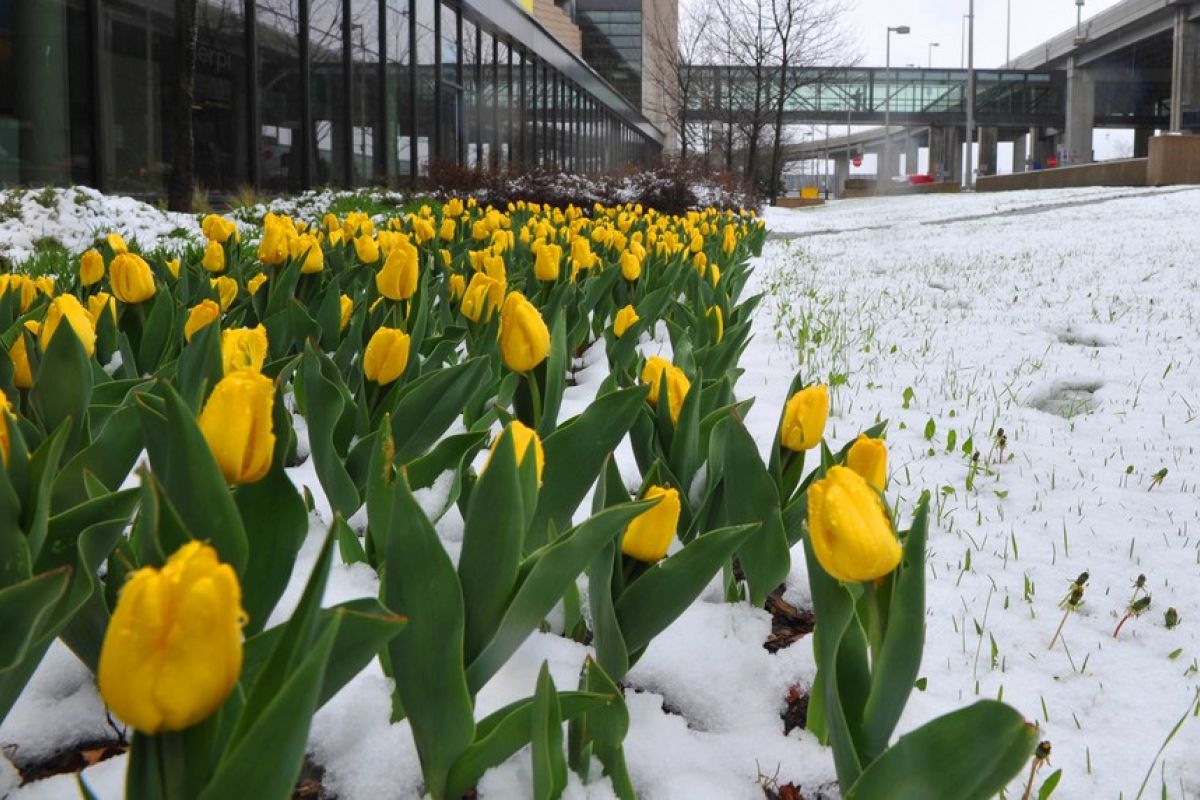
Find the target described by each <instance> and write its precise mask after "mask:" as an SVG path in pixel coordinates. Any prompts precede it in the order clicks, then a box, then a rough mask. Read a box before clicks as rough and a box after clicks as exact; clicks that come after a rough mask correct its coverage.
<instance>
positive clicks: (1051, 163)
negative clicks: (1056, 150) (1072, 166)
mask: <svg viewBox="0 0 1200 800" xmlns="http://www.w3.org/2000/svg"><path fill="white" fill-rule="evenodd" d="M1046 166H1047V167H1049V168H1050V169H1054V168H1055V167H1057V166H1058V158H1057V157H1056V156H1050V157H1049V158H1047V159H1046Z"/></svg>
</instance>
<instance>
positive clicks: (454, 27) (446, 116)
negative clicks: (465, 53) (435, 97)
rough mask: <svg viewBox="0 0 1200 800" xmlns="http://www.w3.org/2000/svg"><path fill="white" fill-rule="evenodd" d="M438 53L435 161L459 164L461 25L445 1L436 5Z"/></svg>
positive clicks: (460, 136)
mask: <svg viewBox="0 0 1200 800" xmlns="http://www.w3.org/2000/svg"><path fill="white" fill-rule="evenodd" d="M438 13H439V15H440V16H439V23H440V27H439V29H438V39H439V55H440V56H441V65H442V69H441V76H440V77H441V83H440V85H439V87H438V89H439V95H440V100H439V103H438V123H439V125H438V128H439V136H438V149H437V152H436V153H435V154H434V155H435V158H436V160H439V161H444V162H446V163H458V164H461V163H462V162H463V160H464V158H465V155H466V154H465V153H464V152H463V150H464V144H465V141H466V140H465V139H464V138H463V135H462V134H463V130H464V122H465V120H464V119H463V116H464V115H463V69H462V62H460V61H459V53H460V52H461V42H460V38H461V36H462V27H461V25H460V24H459V23H460V19H461V18H460V17H459V14H458V9H456V8H454V7H453V6H448V5H445V4H439V5H438Z"/></svg>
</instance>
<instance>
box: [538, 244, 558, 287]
mask: <svg viewBox="0 0 1200 800" xmlns="http://www.w3.org/2000/svg"><path fill="white" fill-rule="evenodd" d="M561 263H562V248H561V247H559V246H558V245H556V244H543V245H541V246H540V247H538V248H537V251H536V256H535V258H534V262H533V274H534V275H535V276H536V277H537V279H538V280H539V281H556V280H558V272H559V265H560V264H561Z"/></svg>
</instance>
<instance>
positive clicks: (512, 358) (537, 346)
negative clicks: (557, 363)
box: [500, 292, 550, 372]
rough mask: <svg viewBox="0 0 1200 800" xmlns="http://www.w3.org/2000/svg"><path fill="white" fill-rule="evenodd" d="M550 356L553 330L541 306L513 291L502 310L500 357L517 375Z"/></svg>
mask: <svg viewBox="0 0 1200 800" xmlns="http://www.w3.org/2000/svg"><path fill="white" fill-rule="evenodd" d="M549 354H550V329H549V328H547V327H546V322H545V321H544V320H543V319H542V314H541V312H540V311H538V310H537V307H536V306H535V305H534V304H533V303H531V302H529V301H528V300H526V299H525V295H523V294H521V293H520V292H513V293H512V294H510V295H509V296H508V298H507V299H506V300H505V301H504V308H502V309H501V310H500V355H501V356H502V357H503V358H504V363H505V364H507V365H508V368H509V369H511V370H512V371H513V372H529V371H530V370H532V369H533V368H534V367H536V366H537V365H538V364H540V363H542V362H543V361H545V360H546V356H547V355H549Z"/></svg>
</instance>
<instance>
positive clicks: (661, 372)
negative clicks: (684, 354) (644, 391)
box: [642, 356, 692, 424]
mask: <svg viewBox="0 0 1200 800" xmlns="http://www.w3.org/2000/svg"><path fill="white" fill-rule="evenodd" d="M663 380H666V382H667V402H668V403H669V405H670V407H669V409H668V410H669V411H670V413H671V424H675V423H676V422H678V421H679V412H680V410H682V409H683V401H684V398H686V397H687V394H688V392H689V391H691V388H692V384H691V382H690V381H689V380H688V379H687V376H686V375H684V374H683V370H681V369H680V368H679V367H677V366H675V365H674V364H672V363H671V362H670V361H667V360H666V359H665V358H661V357H659V356H651V357H650V358H648V359H646V366H644V367H642V383H647V384H649V385H650V396H649V397H647V398H646V399H647V401H649V403H650V405H651V406H652V407H653V408H658V398H659V395H660V394H661V393H662V389H661V388H660V387H661V385H662V381H663Z"/></svg>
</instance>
